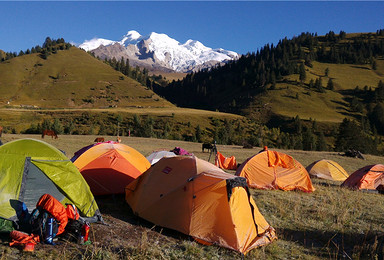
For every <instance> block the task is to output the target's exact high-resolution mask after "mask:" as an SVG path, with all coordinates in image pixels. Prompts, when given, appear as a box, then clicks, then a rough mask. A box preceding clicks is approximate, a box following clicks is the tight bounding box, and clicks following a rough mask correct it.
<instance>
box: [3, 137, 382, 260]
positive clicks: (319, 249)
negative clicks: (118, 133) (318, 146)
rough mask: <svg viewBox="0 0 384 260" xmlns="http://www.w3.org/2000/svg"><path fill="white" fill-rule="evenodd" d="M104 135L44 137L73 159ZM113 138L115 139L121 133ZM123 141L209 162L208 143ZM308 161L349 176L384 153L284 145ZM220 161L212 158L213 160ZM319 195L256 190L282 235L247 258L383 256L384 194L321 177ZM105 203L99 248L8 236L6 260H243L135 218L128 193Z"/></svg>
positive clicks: (97, 231) (96, 235) (246, 152)
mask: <svg viewBox="0 0 384 260" xmlns="http://www.w3.org/2000/svg"><path fill="white" fill-rule="evenodd" d="M26 137H28V138H35V139H41V137H40V136H37V135H11V134H5V135H4V136H3V138H2V140H3V142H8V141H11V140H14V139H19V138H26ZM95 137H96V136H59V139H44V140H45V141H47V142H48V143H51V144H52V145H54V146H56V147H57V148H59V149H61V150H64V151H65V152H66V153H67V155H68V157H71V156H72V155H73V153H74V152H75V151H77V150H78V149H80V148H81V147H83V146H85V145H88V144H90V143H92V141H93V140H94V138H95ZM106 139H109V140H114V139H115V137H112V136H111V137H107V138H106ZM122 142H123V143H124V144H127V145H129V146H131V147H133V148H135V149H136V150H138V151H140V152H141V153H142V154H144V155H148V154H150V153H151V152H152V151H153V150H158V149H166V150H170V149H172V148H174V147H175V146H180V147H183V148H184V149H186V150H188V151H189V152H192V153H194V154H195V155H196V156H198V157H199V158H201V159H205V160H208V157H209V153H207V152H206V153H202V152H201V144H199V143H189V142H182V141H171V140H160V139H149V138H132V137H123V138H122ZM218 150H219V151H221V152H222V153H223V154H224V155H226V156H230V155H235V156H236V158H237V160H238V162H242V161H243V160H245V159H246V158H248V157H250V156H252V155H254V154H255V153H257V152H258V151H259V150H260V148H258V147H257V148H253V149H243V148H241V147H239V146H224V145H219V146H218ZM280 151H283V152H286V153H287V154H289V155H291V156H293V157H294V158H295V159H297V160H298V161H299V162H301V163H302V164H303V165H304V166H307V165H309V164H310V163H312V162H313V161H315V160H318V159H323V158H326V159H331V160H334V161H336V162H338V163H339V164H340V165H341V166H343V167H344V168H345V169H346V170H347V171H348V172H349V173H351V172H353V171H355V170H357V169H359V168H361V167H363V166H365V165H368V164H375V163H383V161H384V160H383V157H378V156H371V155H365V156H366V160H361V159H354V158H347V157H343V156H340V155H338V154H337V153H333V152H304V151H293V150H285V151H284V150H280ZM212 161H213V160H212V159H211V162H212ZM313 183H314V186H315V188H316V191H315V192H313V193H310V194H308V193H302V192H284V191H263V190H252V191H251V193H252V195H253V197H254V199H255V201H256V203H257V205H258V207H259V209H260V211H261V213H262V214H263V215H264V216H265V218H266V220H267V221H268V222H269V223H270V224H271V225H272V226H273V227H275V228H276V231H277V234H278V237H279V239H278V240H277V241H275V242H273V243H272V244H270V245H268V246H266V247H263V248H259V249H255V250H252V251H251V252H250V253H249V254H248V255H247V256H246V257H245V259H341V258H343V259H383V250H384V248H383V242H384V241H383V234H384V226H383V225H382V223H383V222H384V215H383V214H382V212H383V211H384V197H383V195H381V194H375V193H365V192H358V191H351V190H348V189H344V188H340V183H339V182H333V181H324V180H319V179H313ZM97 202H98V204H99V207H100V209H101V212H102V214H103V217H104V219H105V221H106V223H107V224H109V225H108V226H107V225H99V224H93V225H92V227H91V241H92V245H88V246H81V245H77V244H74V243H64V242H62V243H61V244H60V245H57V246H49V245H38V246H37V248H36V250H35V252H33V253H30V254H27V253H23V252H21V251H19V250H18V249H15V248H10V247H8V246H7V244H6V242H7V239H6V237H3V238H2V245H1V246H0V252H2V253H0V254H1V255H2V257H1V258H0V259H41V258H45V259H57V258H60V259H63V260H65V259H180V258H181V259H241V258H242V257H241V255H239V254H237V253H236V252H233V251H230V250H227V249H224V248H220V247H216V246H203V245H200V244H198V243H196V242H194V241H192V240H191V239H190V238H189V237H188V236H186V235H183V234H180V233H178V232H175V231H172V230H167V229H163V228H161V227H157V226H154V225H153V224H151V223H149V222H147V221H145V220H143V219H140V218H137V217H135V216H134V215H133V214H132V212H131V211H130V209H129V207H128V205H127V204H126V203H125V201H124V198H123V197H114V198H112V197H101V198H97Z"/></svg>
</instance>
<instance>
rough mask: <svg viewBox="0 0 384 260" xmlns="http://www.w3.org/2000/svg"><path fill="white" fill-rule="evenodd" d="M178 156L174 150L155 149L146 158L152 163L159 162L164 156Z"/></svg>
mask: <svg viewBox="0 0 384 260" xmlns="http://www.w3.org/2000/svg"><path fill="white" fill-rule="evenodd" d="M173 156H176V154H175V153H174V152H168V151H154V152H153V153H151V154H150V155H148V156H147V157H146V158H147V160H148V161H149V163H150V164H151V165H153V164H155V163H157V162H158V161H159V160H160V159H161V158H163V157H173Z"/></svg>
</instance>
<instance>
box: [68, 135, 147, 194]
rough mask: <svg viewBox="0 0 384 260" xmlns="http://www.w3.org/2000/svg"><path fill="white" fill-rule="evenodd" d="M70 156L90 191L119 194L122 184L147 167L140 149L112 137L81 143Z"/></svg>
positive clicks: (134, 177)
mask: <svg viewBox="0 0 384 260" xmlns="http://www.w3.org/2000/svg"><path fill="white" fill-rule="evenodd" d="M71 160H72V161H73V163H74V164H75V165H76V167H77V168H78V169H79V171H80V172H81V174H82V175H83V177H84V179H85V180H86V182H87V183H88V185H89V187H90V188H91V191H92V193H93V195H107V194H123V193H124V188H125V186H127V185H128V184H129V183H130V182H131V181H133V180H134V179H136V178H137V177H138V176H139V175H141V174H142V173H143V172H145V171H146V170H147V169H148V168H149V167H151V164H150V163H149V162H148V160H147V159H146V158H145V157H144V156H143V155H142V154H141V153H139V152H138V151H136V150H135V149H133V148H131V147H129V146H127V145H125V144H122V143H118V142H113V141H108V142H104V143H97V144H94V145H90V146H87V147H84V148H82V149H80V150H79V152H76V153H75V156H74V157H73V158H72V159H71Z"/></svg>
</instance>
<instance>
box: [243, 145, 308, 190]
mask: <svg viewBox="0 0 384 260" xmlns="http://www.w3.org/2000/svg"><path fill="white" fill-rule="evenodd" d="M236 175H237V176H241V177H245V178H246V179H247V183H248V186H249V187H251V188H256V189H268V190H270V189H281V190H301V191H304V192H312V191H314V190H315V188H314V187H313V186H312V182H311V179H310V177H309V174H308V172H307V171H306V169H305V168H304V167H303V166H302V165H301V164H300V163H299V162H298V161H296V160H295V159H294V158H292V157H291V156H289V155H287V154H284V153H281V152H277V151H271V150H267V151H262V152H260V153H258V154H256V155H254V156H252V157H250V158H248V159H247V160H245V161H244V162H243V163H242V164H241V165H240V167H239V168H238V169H237V171H236Z"/></svg>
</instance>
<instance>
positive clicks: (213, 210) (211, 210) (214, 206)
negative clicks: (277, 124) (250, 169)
mask: <svg viewBox="0 0 384 260" xmlns="http://www.w3.org/2000/svg"><path fill="white" fill-rule="evenodd" d="M126 201H127V203H128V204H129V205H130V207H131V208H132V210H133V212H134V213H135V214H136V215H138V216H140V217H142V218H144V219H146V220H148V221H150V222H152V223H154V224H156V225H158V226H162V227H166V228H170V229H174V230H177V231H179V232H182V233H184V234H188V235H190V236H192V237H193V238H195V239H196V240H197V241H198V242H200V243H203V244H218V245H220V246H223V247H227V248H230V249H233V250H236V251H239V252H241V253H243V254H246V253H247V252H248V251H249V250H251V249H253V248H256V247H259V246H263V245H266V244H269V243H270V242H271V241H273V240H274V239H276V234H275V230H274V229H273V228H272V227H271V226H270V225H269V224H268V223H267V221H266V220H265V219H264V217H263V216H262V215H261V213H260V212H259V210H258V208H257V206H256V203H255V202H254V200H253V198H252V196H251V195H250V193H249V190H248V187H247V184H246V181H245V179H244V178H241V177H236V176H234V175H232V174H228V173H225V172H224V171H223V170H221V169H219V168H217V167H216V166H214V165H213V164H211V163H209V162H207V161H204V160H201V159H198V158H196V157H194V156H190V157H189V156H188V157H186V156H176V157H170V158H163V159H162V160H160V161H159V162H157V163H156V164H154V165H153V166H152V167H151V168H149V169H148V170H147V171H146V172H145V173H143V174H142V175H141V176H140V177H138V178H137V179H136V180H134V181H133V182H132V183H130V184H129V185H128V186H127V187H126Z"/></svg>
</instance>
